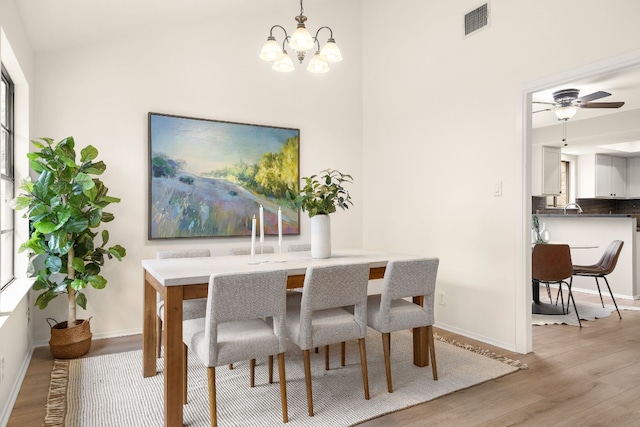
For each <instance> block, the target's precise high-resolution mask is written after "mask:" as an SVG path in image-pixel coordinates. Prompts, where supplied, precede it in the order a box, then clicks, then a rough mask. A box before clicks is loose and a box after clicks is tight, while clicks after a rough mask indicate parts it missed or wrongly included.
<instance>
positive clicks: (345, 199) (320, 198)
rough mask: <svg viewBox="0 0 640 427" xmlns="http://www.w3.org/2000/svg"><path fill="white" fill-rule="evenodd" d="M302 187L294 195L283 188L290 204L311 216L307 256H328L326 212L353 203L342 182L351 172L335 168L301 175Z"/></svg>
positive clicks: (327, 218)
mask: <svg viewBox="0 0 640 427" xmlns="http://www.w3.org/2000/svg"><path fill="white" fill-rule="evenodd" d="M302 179H303V180H304V181H305V185H304V187H303V188H302V189H301V190H300V193H299V194H297V195H293V194H291V193H290V192H289V191H287V198H288V199H289V201H290V202H291V204H292V205H293V206H294V207H295V208H297V209H301V210H302V211H304V212H307V214H308V215H309V218H310V219H311V256H312V257H313V258H329V257H330V256H331V220H330V217H329V214H331V213H333V212H335V211H336V210H337V208H341V209H344V210H346V209H349V206H353V202H352V201H351V195H350V194H349V191H348V190H347V189H345V187H344V184H345V183H353V178H352V177H351V175H348V174H345V173H342V172H340V171H337V170H335V169H325V170H323V171H321V172H320V175H319V176H318V175H311V176H309V177H303V178H302Z"/></svg>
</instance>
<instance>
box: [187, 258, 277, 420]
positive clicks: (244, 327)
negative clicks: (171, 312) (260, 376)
mask: <svg viewBox="0 0 640 427" xmlns="http://www.w3.org/2000/svg"><path fill="white" fill-rule="evenodd" d="M286 287H287V273H286V271H284V270H277V271H258V272H251V273H233V274H231V273H230V274H214V275H211V277H210V279H209V294H208V297H207V312H206V317H205V318H200V319H191V320H185V321H184V322H183V340H184V345H185V346H184V349H185V350H184V351H185V354H184V361H185V375H184V379H185V383H184V384H183V400H184V403H185V404H186V403H187V373H186V369H187V353H188V349H189V348H190V349H191V351H192V353H193V354H194V355H195V356H196V357H197V358H198V359H199V360H200V362H202V364H203V365H204V366H205V367H206V368H207V377H208V384H209V411H210V414H211V425H212V426H216V425H217V409H216V408H217V400H216V367H218V366H222V365H226V364H229V363H233V362H238V361H242V360H255V359H256V358H257V357H264V356H273V355H275V354H277V355H278V371H279V380H280V398H281V404H282V421H283V422H285V423H286V422H287V421H288V419H289V417H288V412H287V386H286V375H285V363H284V352H285V347H286V332H285V312H286V298H285V290H286ZM269 382H270V383H271V382H272V380H271V379H270V381H269Z"/></svg>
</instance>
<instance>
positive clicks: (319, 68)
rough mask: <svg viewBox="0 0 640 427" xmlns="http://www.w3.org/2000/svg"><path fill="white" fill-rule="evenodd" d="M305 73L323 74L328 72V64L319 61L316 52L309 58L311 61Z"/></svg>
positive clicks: (319, 58)
mask: <svg viewBox="0 0 640 427" xmlns="http://www.w3.org/2000/svg"><path fill="white" fill-rule="evenodd" d="M307 71H309V72H311V73H315V74H323V73H326V72H327V71H329V64H327V62H326V61H323V60H322V59H321V57H320V52H316V54H315V55H313V58H311V61H309V66H308V67H307Z"/></svg>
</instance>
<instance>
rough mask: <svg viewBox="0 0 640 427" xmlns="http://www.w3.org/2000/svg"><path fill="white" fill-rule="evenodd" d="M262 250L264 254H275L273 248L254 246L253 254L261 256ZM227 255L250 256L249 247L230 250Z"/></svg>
mask: <svg viewBox="0 0 640 427" xmlns="http://www.w3.org/2000/svg"><path fill="white" fill-rule="evenodd" d="M263 249H264V253H265V254H272V253H274V252H275V249H274V247H273V246H267V245H264V246H262V245H256V246H255V248H254V250H255V254H256V255H260V254H262V251H263ZM229 253H230V254H231V255H251V247H241V248H231V249H230V250H229Z"/></svg>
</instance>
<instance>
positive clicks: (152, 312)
mask: <svg viewBox="0 0 640 427" xmlns="http://www.w3.org/2000/svg"><path fill="white" fill-rule="evenodd" d="M156 335H157V332H156V290H155V288H154V287H153V286H152V285H151V283H149V281H148V280H147V279H146V277H145V281H144V319H143V326H142V375H143V376H144V377H145V378H147V377H152V376H154V375H156V356H155V351H156V350H155V348H154V347H155V343H156V340H157V339H158V337H157V336H156Z"/></svg>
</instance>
